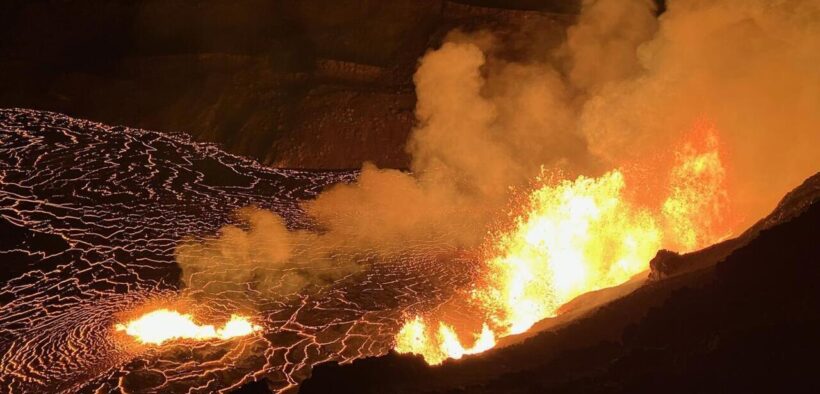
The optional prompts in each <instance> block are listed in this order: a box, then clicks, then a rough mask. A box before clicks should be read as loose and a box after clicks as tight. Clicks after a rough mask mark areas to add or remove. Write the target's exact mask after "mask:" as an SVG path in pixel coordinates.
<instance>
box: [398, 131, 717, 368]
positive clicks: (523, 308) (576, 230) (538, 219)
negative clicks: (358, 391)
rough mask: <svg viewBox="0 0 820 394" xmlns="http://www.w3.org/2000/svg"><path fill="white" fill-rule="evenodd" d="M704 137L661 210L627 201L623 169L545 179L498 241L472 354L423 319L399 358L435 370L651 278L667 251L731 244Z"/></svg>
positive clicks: (710, 145) (691, 148) (677, 165)
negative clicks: (611, 290)
mask: <svg viewBox="0 0 820 394" xmlns="http://www.w3.org/2000/svg"><path fill="white" fill-rule="evenodd" d="M706 131H707V132H701V133H699V134H698V135H700V136H702V137H703V138H702V139H703V143H700V144H692V143H686V144H684V147H683V149H681V150H679V151H678V152H677V153H676V156H675V159H674V164H673V167H672V169H671V170H670V171H669V175H668V180H669V183H668V187H667V189H666V194H667V197H666V198H662V199H660V201H662V202H661V204H660V206H640V205H638V204H637V203H636V202H633V201H631V200H630V199H628V198H627V197H626V194H627V193H625V191H626V190H627V182H626V178H625V176H624V173H623V172H622V171H619V170H613V171H610V172H608V173H606V174H604V175H602V176H600V177H597V178H590V177H585V176H581V177H578V178H577V179H575V180H563V181H560V182H558V183H551V182H548V180H547V178H548V177H541V178H539V179H538V182H539V184H540V185H541V186H540V187H538V188H536V189H535V190H534V191H533V192H532V193H531V194H530V195H529V201H528V204H527V208H526V211H525V212H524V213H523V214H521V215H519V216H518V217H517V218H516V219H515V222H514V226H513V228H512V230H511V231H508V232H506V233H503V234H500V235H499V236H497V237H495V238H494V239H493V240H492V242H493V244H492V246H491V248H490V249H491V250H492V252H491V253H492V254H491V257H490V258H488V259H486V260H485V264H484V266H483V271H482V275H481V279H480V283H478V284H477V285H476V287H475V289H473V290H472V291H471V292H470V295H469V298H470V302H471V303H472V304H475V305H476V306H477V307H478V310H480V311H481V312H482V313H483V319H484V323H483V328H482V331H481V333H480V334H477V335H473V336H474V338H475V339H474V344H473V345H472V346H470V347H468V348H465V347H464V345H462V343H461V341H460V340H459V337H458V335H457V334H456V330H455V329H454V328H453V327H452V326H450V325H448V324H446V323H444V322H439V323H438V324H437V325H432V326H431V325H429V324H428V323H427V322H426V321H425V320H424V319H423V318H422V317H420V316H416V317H415V318H413V319H411V320H409V321H407V322H406V323H405V324H404V326H403V327H402V328H401V330H400V331H399V333H398V334H397V336H396V338H395V340H396V346H395V349H396V351H398V352H399V353H415V354H420V355H422V356H423V357H424V359H425V360H426V361H427V362H428V363H430V364H439V363H441V362H443V361H444V360H446V359H447V358H455V359H458V358H461V357H462V356H463V355H465V354H474V353H479V352H482V351H485V350H487V349H489V348H492V347H493V346H495V340H496V338H500V337H503V336H507V335H512V334H518V333H522V332H524V331H526V330H528V329H529V328H530V327H532V325H533V324H535V323H536V322H538V321H539V320H542V319H545V318H548V317H553V316H556V315H557V314H558V310H559V308H560V307H561V306H562V305H563V304H565V303H567V302H569V301H570V300H572V299H573V298H575V297H577V296H579V295H581V294H583V293H586V292H590V291H594V290H599V289H603V288H607V287H612V286H617V285H619V284H622V283H624V282H626V281H628V280H629V279H630V278H632V277H634V276H635V275H637V274H639V273H641V272H643V271H645V270H646V269H647V268H648V265H649V261H650V259H651V258H652V257H653V256H654V255H655V253H656V252H657V251H658V249H660V248H661V247H674V248H677V249H678V250H682V251H689V250H692V249H695V248H698V247H702V246H705V245H708V244H709V243H710V242H714V241H716V240H718V239H719V238H723V237H725V236H727V234H728V230H727V229H725V228H720V226H719V224H720V223H721V222H722V221H721V215H723V213H724V212H723V211H724V204H725V199H726V195H725V192H724V168H723V165H722V163H721V160H720V155H719V152H718V149H717V138H716V137H715V134H714V133H713V130H711V129H708V128H707V130H706ZM698 145H700V146H698ZM436 326H437V327H438V330H437V331H435V330H434V329H435V327H436Z"/></svg>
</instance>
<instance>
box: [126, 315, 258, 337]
mask: <svg viewBox="0 0 820 394" xmlns="http://www.w3.org/2000/svg"><path fill="white" fill-rule="evenodd" d="M115 328H116V330H117V331H125V333H126V334H128V335H130V336H132V337H134V338H135V339H136V340H137V341H138V342H141V343H145V344H153V345H160V344H162V343H164V342H166V341H171V340H175V339H192V340H209V339H230V338H235V337H241V336H245V335H249V334H252V333H253V332H255V331H259V330H261V329H262V327H260V326H257V325H255V324H253V323H251V321H250V320H249V319H248V318H247V317H243V316H239V315H231V319H230V320H229V321H228V322H227V323H225V325H224V326H222V327H221V328H215V327H214V326H213V325H199V324H197V323H195V322H194V320H193V318H192V317H191V315H187V314H181V313H179V312H177V311H171V310H168V309H158V310H155V311H153V312H149V313H146V314H144V315H142V316H141V317H140V318H138V319H136V320H132V321H130V322H128V323H126V324H117V325H116V326H115Z"/></svg>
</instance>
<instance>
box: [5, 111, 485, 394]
mask: <svg viewBox="0 0 820 394" xmlns="http://www.w3.org/2000/svg"><path fill="white" fill-rule="evenodd" d="M355 177H356V173H355V172H338V171H337V172H306V171H291V170H276V169H270V168H266V167H263V166H260V165H258V164H257V163H256V162H253V161H250V160H246V159H243V158H240V157H237V156H232V155H229V154H226V153H224V152H223V151H221V150H220V149H218V148H216V147H214V146H210V145H205V144H198V143H194V142H191V141H190V140H189V139H188V138H187V137H185V136H180V135H164V134H161V133H157V132H151V131H145V130H138V129H129V128H123V127H110V126H105V125H102V124H98V123H93V122H88V121H83V120H77V119H73V118H69V117H66V116H62V115H59V114H55V113H48V112H38V111H30V110H0V234H1V235H0V264H2V266H3V269H2V270H1V271H0V275H2V277H0V387H3V389H4V390H5V389H8V390H9V391H11V392H17V393H19V392H52V391H76V390H78V389H81V388H86V389H89V390H92V391H93V390H95V389H98V388H99V389H101V390H102V391H106V392H107V391H109V390H113V391H117V390H119V389H125V390H128V391H131V392H150V391H167V390H177V391H183V392H184V391H187V388H188V387H194V386H196V387H200V388H202V387H204V389H203V390H204V391H215V390H218V389H222V388H227V387H233V386H237V385H240V384H243V383H245V382H247V381H248V380H249V379H250V377H251V376H252V375H253V374H257V373H258V372H259V371H262V370H265V371H268V373H267V374H265V375H264V376H265V377H266V378H267V379H268V380H269V381H270V382H271V384H272V385H273V386H275V387H278V388H285V387H290V386H293V385H295V384H296V383H297V382H299V381H301V380H302V379H304V377H305V376H307V373H308V371H309V370H310V368H311V366H312V365H314V364H315V363H317V362H320V361H326V360H339V361H344V360H351V359H354V358H358V357H362V356H370V355H377V354H381V353H384V352H386V351H387V350H388V349H389V348H390V346H391V342H392V339H393V335H394V334H395V332H397V331H398V328H399V325H400V322H401V319H402V316H403V315H404V313H405V311H406V309H407V308H408V306H409V305H414V306H415V307H419V305H436V304H437V303H440V302H441V300H443V299H445V298H447V297H448V295H449V294H450V291H451V290H452V289H453V288H456V287H458V286H462V285H463V284H464V283H466V282H467V281H468V280H469V275H468V274H469V272H468V271H467V267H468V266H470V265H469V264H467V263H468V261H467V260H466V259H464V258H455V259H454V260H453V261H452V262H451V263H450V264H436V263H435V261H432V260H431V259H426V258H419V257H415V258H411V257H406V256H398V257H397V258H396V259H397V260H401V261H400V264H378V263H377V262H376V261H375V260H374V259H368V260H367V261H366V262H363V263H362V264H363V267H364V269H362V270H361V272H359V273H357V274H356V275H355V276H353V277H349V278H345V279H333V280H330V281H328V282H326V283H324V284H323V285H322V286H321V288H318V289H317V288H314V289H311V290H308V289H305V290H304V291H302V292H295V293H293V294H290V295H288V296H285V297H279V298H277V299H275V300H271V299H266V298H265V297H256V296H254V297H248V299H246V300H244V301H246V302H243V303H241V304H242V305H241V307H242V308H244V309H243V310H242V311H241V312H240V311H239V310H238V309H240V305H239V304H240V302H239V301H237V297H234V296H233V295H231V296H228V295H226V294H220V293H218V292H217V293H215V294H203V295H200V296H199V297H198V298H196V302H190V300H189V301H188V302H187V303H186V304H185V305H184V306H186V307H187V308H188V309H187V310H185V313H191V314H192V316H193V317H194V318H195V319H196V322H197V323H199V324H213V325H214V326H215V327H214V331H215V333H216V330H217V329H219V328H221V326H222V325H224V324H225V322H227V321H228V320H229V318H230V315H231V314H233V313H241V314H243V315H246V316H249V317H250V318H251V320H252V321H253V324H256V325H259V326H260V327H261V329H260V330H258V331H256V330H254V333H253V334H251V335H245V336H240V337H236V338H233V339H231V340H227V341H221V340H218V339H217V340H209V341H201V342H190V341H189V342H186V341H184V340H180V341H167V342H164V343H162V345H159V346H156V345H142V344H140V343H139V342H138V341H134V340H133V339H131V338H130V337H129V336H127V335H125V334H124V333H121V332H117V331H116V329H115V326H116V324H117V323H122V322H124V321H125V322H127V321H130V320H131V319H134V318H135V317H137V316H136V315H135V314H137V313H144V312H149V311H150V310H151V309H147V308H150V307H151V303H152V302H153V303H158V304H159V305H157V308H155V309H158V308H160V307H169V308H170V306H166V305H165V304H164V303H165V302H168V303H174V302H184V301H185V300H179V298H180V295H181V294H183V293H181V292H180V289H179V287H180V285H179V275H180V273H179V267H178V265H177V264H176V263H175V261H174V247H175V246H176V245H177V243H178V242H179V241H180V240H181V239H183V238H184V237H186V236H192V235H201V236H206V235H210V234H213V233H214V232H215V231H216V230H217V229H218V228H220V227H221V226H222V225H224V224H226V223H231V222H233V221H234V220H235V216H234V214H235V210H236V209H238V208H241V207H245V206H247V205H256V206H259V207H261V208H266V209H271V210H273V211H276V212H278V213H279V214H281V215H282V216H283V217H284V218H285V220H286V221H287V223H288V225H289V226H290V227H292V228H304V227H307V226H309V225H310V224H309V223H308V222H307V221H306V219H305V218H304V216H303V215H302V213H301V210H299V209H298V208H297V203H298V201H301V200H303V199H306V198H310V197H312V196H315V195H316V193H318V192H319V191H320V190H321V189H322V188H324V187H326V186H328V185H330V184H332V183H336V182H349V181H351V180H353V179H355ZM422 274H423V275H422ZM271 277H277V275H271ZM278 277H281V278H282V279H281V281H283V282H284V281H288V280H291V279H293V276H292V272H290V273H287V272H284V270H283V272H282V275H279V276H278ZM387 282H389V283H391V285H390V286H385V285H384V283H387ZM267 285H270V286H277V285H280V284H277V283H268V284H267ZM171 306H172V305H171ZM140 308H144V309H142V310H140ZM123 313H124V314H129V313H131V315H129V316H121V314H123ZM231 327H233V328H235V327H234V326H231ZM240 328H241V327H240Z"/></svg>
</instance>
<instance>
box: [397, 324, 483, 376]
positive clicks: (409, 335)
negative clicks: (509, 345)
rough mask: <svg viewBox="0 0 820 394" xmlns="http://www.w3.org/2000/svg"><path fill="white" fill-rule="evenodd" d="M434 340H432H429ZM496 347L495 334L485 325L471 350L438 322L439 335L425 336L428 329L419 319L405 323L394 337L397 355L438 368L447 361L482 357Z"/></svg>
mask: <svg viewBox="0 0 820 394" xmlns="http://www.w3.org/2000/svg"><path fill="white" fill-rule="evenodd" d="M428 336H429V337H434V338H435V339H434V340H429V339H428ZM494 346H495V333H493V331H492V330H490V327H488V326H487V325H486V324H484V325H483V327H482V328H481V333H480V334H479V335H478V336H477V337H476V338H475V342H474V343H473V346H471V347H469V348H465V347H464V346H463V345H462V344H461V341H460V340H459V338H458V335H457V334H456V332H455V330H454V329H453V327H451V326H449V325H447V324H444V323H442V322H439V326H438V332H436V333H428V328H427V325H426V324H425V322H424V320H422V318H421V317H419V316H416V317H415V318H414V319H412V320H410V321H408V322H407V323H406V324H405V325H404V326H403V327H402V329H401V331H399V333H398V334H397V336H396V351H397V352H399V353H415V354H421V355H423V356H424V360H425V361H427V362H428V363H429V364H432V365H436V364H441V363H442V362H443V361H444V360H446V359H448V358H454V359H459V358H461V357H463V356H464V355H465V354H476V353H481V352H483V351H485V350H488V349H491V348H492V347H494Z"/></svg>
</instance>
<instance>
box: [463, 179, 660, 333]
mask: <svg viewBox="0 0 820 394" xmlns="http://www.w3.org/2000/svg"><path fill="white" fill-rule="evenodd" d="M624 186H625V183H624V177H623V175H622V174H621V173H620V172H618V171H612V172H610V173H607V174H605V175H603V176H602V177H600V178H597V179H593V178H586V177H579V178H578V179H576V180H575V181H563V182H561V183H559V184H558V185H556V186H545V187H542V188H540V189H538V190H536V191H535V192H534V193H533V194H532V195H531V196H530V206H531V210H530V211H529V212H528V213H527V214H526V215H525V216H523V217H520V218H519V219H518V221H517V225H516V228H515V230H513V231H512V232H511V233H509V234H506V235H504V236H502V237H501V238H500V239H499V241H498V243H497V247H498V250H500V251H501V253H500V255H499V256H498V257H495V258H493V259H490V260H489V262H488V265H489V272H490V275H489V276H488V279H489V286H487V287H486V288H483V289H480V290H478V291H477V292H476V293H475V294H474V297H476V298H477V299H478V300H479V301H480V302H481V303H482V304H483V305H486V306H489V307H490V308H489V311H490V313H489V316H490V318H491V319H492V322H493V324H494V325H495V326H496V327H499V328H500V329H501V330H502V333H503V334H505V335H508V334H517V333H521V332H524V331H526V330H527V329H529V328H530V327H531V326H532V325H533V324H534V323H535V322H537V321H539V320H541V319H544V318H546V317H550V316H554V315H555V313H556V311H557V310H558V307H560V306H561V305H563V304H564V303H566V302H567V301H569V300H571V299H572V298H575V297H576V296H578V295H580V294H582V293H585V292H588V291H593V290H597V289H601V288H605V287H610V286H614V285H617V284H620V283H623V282H626V281H627V280H629V278H631V277H632V276H634V275H635V274H637V273H639V272H641V271H643V270H645V269H646V268H647V267H648V263H649V260H650V259H651V258H652V256H654V254H655V253H656V252H657V250H658V249H659V248H660V245H661V234H660V231H659V229H658V227H657V225H656V224H655V221H654V220H653V218H652V216H651V215H650V213H649V212H648V211H645V210H639V209H636V208H635V207H633V206H631V205H630V204H628V203H626V202H625V201H624V200H623V198H622V191H623V188H624Z"/></svg>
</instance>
